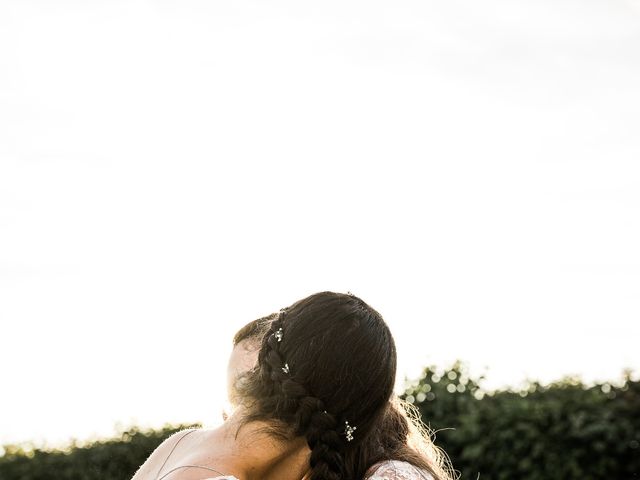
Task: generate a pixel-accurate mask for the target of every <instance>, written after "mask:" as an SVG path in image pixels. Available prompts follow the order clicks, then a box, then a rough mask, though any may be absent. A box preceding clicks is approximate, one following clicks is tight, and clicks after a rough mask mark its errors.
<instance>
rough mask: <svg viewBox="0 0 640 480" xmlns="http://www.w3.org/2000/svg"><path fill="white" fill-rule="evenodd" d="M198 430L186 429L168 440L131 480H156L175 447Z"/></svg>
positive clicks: (150, 456) (153, 453) (158, 447)
mask: <svg viewBox="0 0 640 480" xmlns="http://www.w3.org/2000/svg"><path fill="white" fill-rule="evenodd" d="M195 430H198V429H197V428H186V429H184V430H180V431H177V432H175V433H173V434H172V435H171V436H169V437H168V438H166V439H165V440H164V441H163V442H162V443H161V444H160V445H158V446H157V447H156V449H155V450H154V451H153V452H151V455H149V458H147V460H146V461H145V462H144V463H143V464H142V465H141V466H140V468H138V471H137V472H136V474H135V475H134V476H133V478H132V479H131V480H152V479H155V476H156V474H157V473H158V470H159V469H160V467H161V466H162V464H163V462H164V461H165V460H166V459H167V458H168V457H169V455H170V454H171V452H172V451H173V449H174V448H175V446H176V445H177V444H178V442H179V441H180V440H182V437H184V436H185V435H188V434H189V433H190V432H193V431H195Z"/></svg>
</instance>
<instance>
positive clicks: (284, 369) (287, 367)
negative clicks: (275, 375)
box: [282, 363, 289, 373]
mask: <svg viewBox="0 0 640 480" xmlns="http://www.w3.org/2000/svg"><path fill="white" fill-rule="evenodd" d="M282 371H283V372H284V373H289V364H288V363H285V364H284V367H282Z"/></svg>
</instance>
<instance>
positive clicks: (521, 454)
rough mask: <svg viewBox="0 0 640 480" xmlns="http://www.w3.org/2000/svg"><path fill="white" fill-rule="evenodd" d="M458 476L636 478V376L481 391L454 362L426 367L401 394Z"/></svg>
mask: <svg viewBox="0 0 640 480" xmlns="http://www.w3.org/2000/svg"><path fill="white" fill-rule="evenodd" d="M403 397H404V398H405V400H407V401H409V402H410V403H413V404H414V405H416V406H417V407H418V409H419V410H420V414H421V416H422V419H423V421H424V422H425V423H426V424H427V425H428V426H430V427H431V428H432V429H434V430H436V431H438V430H440V431H439V432H437V440H436V444H437V445H438V446H440V447H442V448H443V449H444V450H445V451H446V452H447V454H448V455H449V457H450V458H451V460H452V463H453V466H454V468H456V469H457V470H458V471H459V472H460V473H461V478H462V479H472V480H475V479H476V478H478V475H479V476H480V478H481V479H486V480H503V479H505V480H506V479H509V480H512V479H514V478H517V479H526V480H542V479H544V480H549V479H563V480H569V479H581V480H582V479H598V478H602V479H605V478H606V479H608V480H612V479H616V480H623V479H624V480H627V479H634V478H640V448H639V447H640V382H638V381H632V380H631V374H630V372H626V373H625V376H624V380H623V382H622V384H621V385H618V386H614V385H610V384H602V385H595V386H585V385H584V384H583V383H582V382H581V381H580V380H578V379H576V378H565V379H563V380H561V381H558V382H555V383H552V384H550V385H546V386H543V385H541V384H539V383H536V382H531V383H529V384H528V385H527V386H526V387H525V388H523V389H521V390H516V391H513V390H503V391H496V392H490V393H488V394H487V393H486V392H483V391H482V389H481V388H480V386H479V385H478V382H477V381H475V380H473V379H470V378H469V375H468V374H467V369H466V368H465V367H464V366H463V365H461V364H460V363H459V362H458V363H456V364H454V365H453V367H451V368H450V369H448V370H446V371H444V372H439V369H437V368H435V367H433V366H431V367H427V368H425V369H424V371H423V373H422V375H421V377H420V379H419V380H418V381H416V382H414V383H413V384H411V385H409V386H408V388H407V389H406V392H405V394H404V395H403Z"/></svg>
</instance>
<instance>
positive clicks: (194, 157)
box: [0, 0, 640, 444]
mask: <svg viewBox="0 0 640 480" xmlns="http://www.w3.org/2000/svg"><path fill="white" fill-rule="evenodd" d="M639 52H640V4H639V3H638V2H637V1H633V2H631V1H625V0H526V1H525V0H504V1H497V0H484V1H477V0H459V1H452V0H438V1H433V0H421V1H407V0H400V1H397V0H394V1H393V2H391V1H389V2H381V1H371V0H367V1H347V2H345V1H343V0H329V1H326V0H325V1H322V2H313V3H312V2H299V1H297V0H296V1H293V0H292V1H273V2H257V1H256V2H249V1H244V0H240V1H237V0H234V1H226V0H219V1H211V0H207V1H179V2H178V1H171V2H169V1H119V2H118V1H112V0H110V1H106V0H105V1H103V2H98V1H96V2H80V1H74V2H63V1H59V2H48V1H42V2H35V1H23V0H9V1H4V2H2V3H1V4H0V322H1V325H2V329H1V331H0V332H1V333H0V335H1V336H0V364H1V365H2V367H3V372H2V375H1V381H0V388H1V391H0V402H1V405H0V444H1V443H7V442H14V441H23V440H29V439H31V440H36V441H44V440H46V441H48V442H59V441H62V440H65V439H67V438H69V437H70V436H75V437H78V438H88V437H90V436H92V435H108V434H111V433H112V431H113V430H112V429H113V426H114V423H115V422H121V423H122V424H124V425H128V424H132V423H136V424H140V425H145V426H158V425H160V424H162V423H163V422H165V421H167V422H190V421H204V422H205V423H211V422H215V421H216V420H217V419H218V417H219V412H220V408H221V402H222V398H223V397H224V380H223V378H224V371H225V366H226V356H227V355H228V353H229V351H230V340H231V336H232V334H233V333H234V331H235V330H236V329H237V328H239V327H240V326H242V325H243V324H244V323H245V322H247V321H249V320H252V319H254V318H256V317H258V316H262V315H264V314H267V313H269V312H271V311H274V310H277V309H279V308H280V307H283V306H286V305H288V304H290V303H292V302H293V301H295V300H297V299H299V298H301V297H303V296H306V295H308V294H310V293H313V292H316V291H319V290H335V291H343V292H344V291H347V290H350V291H352V292H353V293H355V294H357V295H359V296H361V297H363V298H364V299H365V300H366V301H368V302H369V303H370V304H371V305H372V306H373V307H374V308H376V309H378V310H379V311H380V312H381V313H382V314H383V315H384V316H385V318H386V319H387V321H388V322H389V324H390V325H391V327H392V329H393V331H394V333H395V335H396V339H397V343H398V346H399V356H400V375H399V383H398V385H401V383H402V382H401V381H402V378H403V377H404V375H408V376H409V377H412V376H415V375H417V373H418V372H419V371H420V369H421V368H422V367H423V366H424V365H426V364H428V363H435V364H437V365H440V366H445V365H447V364H448V363H449V362H451V361H453V360H454V359H457V358H459V359H462V360H465V361H467V362H469V364H470V365H471V367H472V371H475V372H477V373H478V374H479V373H482V372H483V371H485V370H484V368H485V367H488V370H486V373H487V376H488V380H489V381H488V382H487V386H488V387H495V386H502V385H507V384H509V385H518V384H519V383H520V382H521V381H523V380H524V379H525V378H526V377H527V376H528V377H530V378H538V379H541V380H542V381H549V380H553V379H558V378H560V377H561V376H563V375H565V374H579V375H582V377H583V378H584V379H585V380H588V381H591V380H597V379H604V380H615V379H618V378H620V376H621V373H622V369H623V368H625V367H629V368H634V369H635V370H636V372H640V354H639V353H638V348H637V344H638V339H639V337H640V322H638V319H639V316H640V249H639V248H638V245H640V211H639V209H640V164H639V158H640V135H638V132H639V131H640V115H639V112H640V88H639V85H640V54H639Z"/></svg>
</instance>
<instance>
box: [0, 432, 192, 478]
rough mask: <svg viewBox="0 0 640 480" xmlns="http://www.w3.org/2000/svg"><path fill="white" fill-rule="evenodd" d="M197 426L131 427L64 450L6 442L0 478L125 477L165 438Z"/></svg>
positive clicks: (131, 473) (0, 467)
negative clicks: (44, 449)
mask: <svg viewBox="0 0 640 480" xmlns="http://www.w3.org/2000/svg"><path fill="white" fill-rule="evenodd" d="M199 426H200V425H197V424H195V425H180V426H170V425H166V426H165V427H163V428H161V429H159V430H146V431H143V430H139V429H138V428H135V427H134V428H131V429H128V430H125V431H123V432H121V433H120V435H119V437H118V438H114V439H108V440H103V441H98V442H94V443H91V444H89V445H86V446H82V447H80V446H76V445H75V444H72V445H71V446H70V447H69V448H67V449H65V450H53V451H43V450H40V449H32V448H30V447H29V446H26V448H25V446H15V445H6V446H4V450H5V455H4V456H3V457H0V480H128V479H130V478H131V477H132V476H133V475H134V474H135V472H136V470H138V467H139V466H140V465H142V464H143V463H144V461H145V460H146V459H147V457H148V456H149V455H150V454H151V452H152V451H153V450H155V448H156V447H157V446H158V445H160V443H162V441H163V440H164V439H165V438H168V437H169V436H171V435H172V434H173V433H175V432H177V431H180V430H182V429H183V428H190V427H199Z"/></svg>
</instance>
